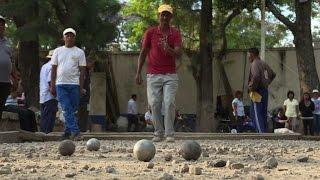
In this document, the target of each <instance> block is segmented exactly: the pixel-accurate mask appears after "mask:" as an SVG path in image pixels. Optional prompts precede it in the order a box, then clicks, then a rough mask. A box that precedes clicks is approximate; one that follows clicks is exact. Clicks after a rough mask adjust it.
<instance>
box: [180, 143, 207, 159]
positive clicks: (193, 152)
mask: <svg viewBox="0 0 320 180" xmlns="http://www.w3.org/2000/svg"><path fill="white" fill-rule="evenodd" d="M201 153H202V150H201V146H200V145H199V144H198V143H197V142H196V141H192V140H187V141H185V142H183V143H182V145H181V148H180V154H181V155H182V157H183V158H184V159H185V160H187V161H190V160H197V159H198V158H199V157H200V155H201Z"/></svg>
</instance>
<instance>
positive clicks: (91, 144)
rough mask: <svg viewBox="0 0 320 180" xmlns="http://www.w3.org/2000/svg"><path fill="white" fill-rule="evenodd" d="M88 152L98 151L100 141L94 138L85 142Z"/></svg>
mask: <svg viewBox="0 0 320 180" xmlns="http://www.w3.org/2000/svg"><path fill="white" fill-rule="evenodd" d="M86 145H87V150H88V151H98V150H99V149H100V141H99V140H98V139H96V138H91V139H89V140H88V141H87V144H86Z"/></svg>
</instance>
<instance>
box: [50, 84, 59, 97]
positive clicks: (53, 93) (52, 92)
mask: <svg viewBox="0 0 320 180" xmlns="http://www.w3.org/2000/svg"><path fill="white" fill-rule="evenodd" d="M49 90H50V92H51V94H52V95H53V96H54V97H56V96H57V92H56V86H50V88H49Z"/></svg>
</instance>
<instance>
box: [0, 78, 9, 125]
mask: <svg viewBox="0 0 320 180" xmlns="http://www.w3.org/2000/svg"><path fill="white" fill-rule="evenodd" d="M10 89H11V84H10V83H3V82H0V119H1V118H2V111H4V110H5V108H4V105H5V103H6V100H7V98H8V96H9V94H10Z"/></svg>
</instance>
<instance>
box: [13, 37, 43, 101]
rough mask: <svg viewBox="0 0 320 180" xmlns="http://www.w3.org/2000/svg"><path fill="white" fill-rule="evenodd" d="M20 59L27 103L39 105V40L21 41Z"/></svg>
mask: <svg viewBox="0 0 320 180" xmlns="http://www.w3.org/2000/svg"><path fill="white" fill-rule="evenodd" d="M18 60H19V68H20V71H21V79H22V87H23V90H24V93H25V96H26V102H27V105H29V106H34V107H39V73H40V70H39V43H38V41H21V42H20V43H19V50H18Z"/></svg>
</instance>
